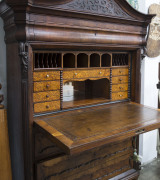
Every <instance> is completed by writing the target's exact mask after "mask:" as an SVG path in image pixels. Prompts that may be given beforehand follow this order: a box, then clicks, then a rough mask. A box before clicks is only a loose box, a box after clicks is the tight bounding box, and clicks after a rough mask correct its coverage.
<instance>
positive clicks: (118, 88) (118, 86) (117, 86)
mask: <svg viewBox="0 0 160 180" xmlns="http://www.w3.org/2000/svg"><path fill="white" fill-rule="evenodd" d="M117 91H128V83H126V84H114V85H112V92H117Z"/></svg>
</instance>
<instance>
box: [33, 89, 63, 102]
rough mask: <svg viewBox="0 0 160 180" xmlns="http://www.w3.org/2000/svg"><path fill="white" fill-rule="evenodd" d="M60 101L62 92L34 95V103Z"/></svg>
mask: <svg viewBox="0 0 160 180" xmlns="http://www.w3.org/2000/svg"><path fill="white" fill-rule="evenodd" d="M59 99H60V91H59V90H57V91H47V92H39V93H33V102H34V103H35V102H42V101H53V100H59Z"/></svg>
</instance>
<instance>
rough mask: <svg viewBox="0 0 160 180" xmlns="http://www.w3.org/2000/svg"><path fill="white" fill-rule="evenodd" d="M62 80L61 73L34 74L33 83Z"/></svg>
mask: <svg viewBox="0 0 160 180" xmlns="http://www.w3.org/2000/svg"><path fill="white" fill-rule="evenodd" d="M59 79H60V71H48V72H33V81H53V80H59Z"/></svg>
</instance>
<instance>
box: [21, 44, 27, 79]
mask: <svg viewBox="0 0 160 180" xmlns="http://www.w3.org/2000/svg"><path fill="white" fill-rule="evenodd" d="M19 56H20V57H21V66H22V68H21V69H22V76H23V77H26V76H27V72H28V43H23V42H21V43H20V44H19Z"/></svg>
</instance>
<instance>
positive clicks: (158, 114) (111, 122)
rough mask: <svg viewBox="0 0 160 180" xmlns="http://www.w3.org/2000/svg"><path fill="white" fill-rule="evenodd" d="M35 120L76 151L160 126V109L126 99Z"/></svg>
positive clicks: (61, 144) (64, 146)
mask: <svg viewBox="0 0 160 180" xmlns="http://www.w3.org/2000/svg"><path fill="white" fill-rule="evenodd" d="M34 123H35V126H36V127H37V128H39V129H41V130H42V131H43V132H45V133H46V134H47V135H49V136H50V138H51V139H52V141H53V142H54V143H55V144H56V145H57V146H58V147H60V148H61V149H62V150H63V151H64V152H65V153H67V154H76V153H81V152H84V151H86V150H89V149H92V148H95V147H99V146H102V145H105V144H109V143H111V142H112V143H113V142H116V141H120V140H124V139H126V138H129V137H133V136H137V135H139V134H142V133H144V132H148V131H151V130H154V129H157V128H160V111H157V110H155V109H151V108H148V107H145V106H142V105H139V104H135V103H130V102H127V103H123V105H122V103H119V104H113V105H105V106H98V107H93V108H87V109H86V108H85V109H81V110H75V111H72V112H71V111H70V112H64V113H61V114H56V115H48V116H41V117H36V118H35V119H34Z"/></svg>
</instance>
